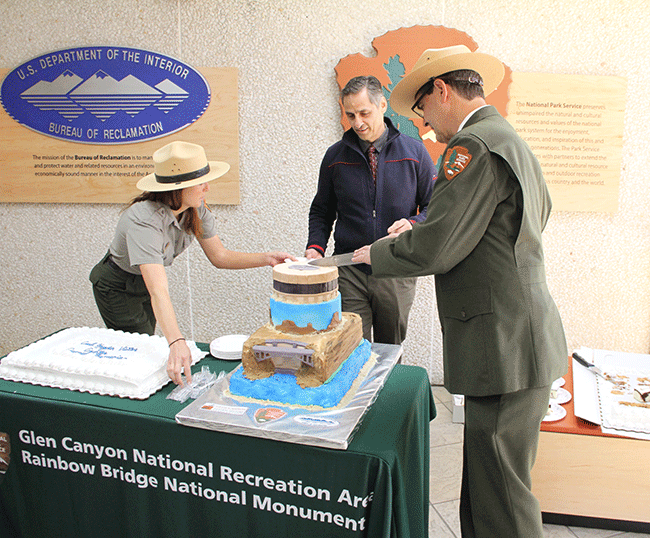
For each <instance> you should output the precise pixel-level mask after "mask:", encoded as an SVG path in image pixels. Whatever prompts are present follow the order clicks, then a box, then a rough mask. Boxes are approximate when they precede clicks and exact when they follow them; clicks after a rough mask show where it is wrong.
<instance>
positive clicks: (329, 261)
mask: <svg viewBox="0 0 650 538" xmlns="http://www.w3.org/2000/svg"><path fill="white" fill-rule="evenodd" d="M352 256H354V252H348V253H347V254H337V255H336V256H328V257H327V258H315V259H313V260H309V261H308V262H307V263H308V264H310V265H320V266H323V267H332V266H336V267H341V266H342V265H356V264H357V263H359V262H353V261H352Z"/></svg>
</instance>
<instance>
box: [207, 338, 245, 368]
mask: <svg viewBox="0 0 650 538" xmlns="http://www.w3.org/2000/svg"><path fill="white" fill-rule="evenodd" d="M246 340H248V336H247V335H245V334H229V335H227V336H220V337H219V338H216V339H214V340H212V342H210V354H211V355H212V356H213V357H216V358H217V359H223V360H227V361H239V360H241V352H242V347H243V345H244V342H246Z"/></svg>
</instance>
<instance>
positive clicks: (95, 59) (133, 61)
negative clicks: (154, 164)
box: [0, 47, 210, 144]
mask: <svg viewBox="0 0 650 538" xmlns="http://www.w3.org/2000/svg"><path fill="white" fill-rule="evenodd" d="M0 100H1V101H2V106H3V107H4V109H5V110H6V111H7V114H9V116H11V117H12V118H13V119H14V120H16V121H17V122H18V123H20V124H21V125H24V126H25V127H28V128H30V129H33V130H34V131H37V132H39V133H42V134H44V135H47V136H52V137H55V138H59V139H61V140H66V141H69V142H81V143H89V144H129V143H133V142H142V141H144V140H151V139H153V138H160V137H161V136H167V135H169V134H171V133H174V132H176V131H179V130H180V129H183V128H185V127H187V126H188V125H190V124H192V123H193V122H195V121H196V120H198V119H199V118H200V117H201V116H202V115H203V113H204V112H205V111H206V109H207V108H208V105H209V104H210V87H209V85H208V83H207V81H206V80H205V79H204V78H203V75H201V73H199V72H198V71H197V70H196V69H193V68H192V67H190V66H189V65H187V64H185V63H183V62H180V61H179V60H176V59H175V58H171V57H169V56H165V55H163V54H158V53H156V52H150V51H147V50H141V49H133V48H126V47H79V48H73V49H66V50H60V51H56V52H50V53H48V54H44V55H43V56H39V57H38V58H34V59H33V60H30V61H28V62H26V63H24V64H23V65H21V66H19V67H17V68H16V69H14V70H13V71H11V72H10V73H9V74H8V75H7V76H6V77H5V79H4V80H3V82H2V87H1V88H0Z"/></svg>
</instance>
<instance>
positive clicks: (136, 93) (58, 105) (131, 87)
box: [20, 69, 189, 122]
mask: <svg viewBox="0 0 650 538" xmlns="http://www.w3.org/2000/svg"><path fill="white" fill-rule="evenodd" d="M20 97H21V98H22V99H24V100H25V101H27V102H28V103H29V104H30V105H33V106H35V107H36V108H38V109H39V110H54V111H55V112H58V113H59V114H60V115H61V116H63V117H64V118H65V119H66V120H68V121H70V122H71V121H72V120H74V119H76V118H78V117H79V116H81V115H82V114H84V113H85V112H89V113H90V114H92V115H93V116H95V117H96V118H98V119H99V120H101V121H105V120H106V119H108V118H110V117H111V116H113V114H115V113H116V112H118V111H120V110H122V111H124V112H125V113H127V114H128V115H129V116H131V117H135V116H136V115H137V114H138V113H140V112H142V111H143V110H144V109H145V108H147V107H149V106H155V107H156V108H158V109H159V110H160V111H162V112H164V113H165V114H167V113H168V112H169V111H171V110H173V109H174V107H176V106H178V105H179V104H180V103H182V102H183V101H184V100H185V99H187V98H188V97H189V93H188V92H186V91H185V90H184V89H183V88H181V87H179V86H178V85H177V84H174V83H173V82H172V81H170V80H169V79H168V78H166V79H164V80H162V81H161V82H159V83H158V84H156V86H154V87H152V86H150V85H149V84H147V83H146V82H142V81H141V80H139V79H138V78H137V77H135V76H134V75H128V76H126V77H124V78H123V79H122V80H116V79H114V78H113V77H111V76H110V75H108V74H107V73H105V72H104V71H102V70H99V71H97V72H96V73H95V74H94V75H93V76H91V77H90V78H89V79H87V80H85V81H84V80H83V79H82V78H81V77H79V76H77V75H76V74H74V73H73V72H72V71H70V70H69V69H66V70H65V71H64V72H63V73H61V74H60V75H59V76H58V77H57V78H56V79H55V80H53V81H52V82H48V81H45V80H41V81H39V82H37V83H36V84H34V85H33V86H31V87H30V88H28V89H26V90H25V91H23V92H22V93H21V94H20Z"/></svg>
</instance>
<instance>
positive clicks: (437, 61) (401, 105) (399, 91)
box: [390, 45, 505, 118]
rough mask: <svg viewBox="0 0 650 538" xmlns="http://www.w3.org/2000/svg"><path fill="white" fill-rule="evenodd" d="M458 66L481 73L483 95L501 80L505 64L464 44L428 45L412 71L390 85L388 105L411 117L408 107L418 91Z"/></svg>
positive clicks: (490, 91) (494, 87)
mask: <svg viewBox="0 0 650 538" xmlns="http://www.w3.org/2000/svg"><path fill="white" fill-rule="evenodd" d="M459 69H471V70H472V71H476V72H477V73H478V74H479V75H481V78H482V79H483V92H484V93H485V95H486V96H487V95H488V94H490V93H492V92H493V91H494V90H495V89H496V88H497V86H498V85H499V84H501V81H502V80H503V76H504V74H505V68H504V67H503V64H502V63H501V62H500V61H499V60H498V59H497V58H495V57H494V56H490V55H489V54H483V53H481V52H472V51H471V50H469V48H468V47H466V46H465V45H454V46H452V47H444V48H441V49H427V50H425V51H424V52H423V53H422V56H420V58H419V60H418V61H417V62H415V65H414V66H413V69H412V71H411V72H410V73H409V74H408V75H407V76H405V77H404V78H402V80H400V81H399V82H398V83H397V85H396V86H395V88H393V91H392V92H391V94H390V106H391V107H392V109H393V110H394V111H395V112H397V113H398V114H399V115H401V116H405V117H407V118H410V117H413V116H414V115H415V114H414V113H413V111H412V110H411V107H412V106H413V105H414V104H415V94H416V93H417V91H418V90H419V89H420V88H421V87H422V86H423V85H424V84H425V83H426V82H427V81H428V80H429V79H431V78H436V77H439V76H440V75H444V74H445V73H449V72H450V71H457V70H459Z"/></svg>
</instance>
